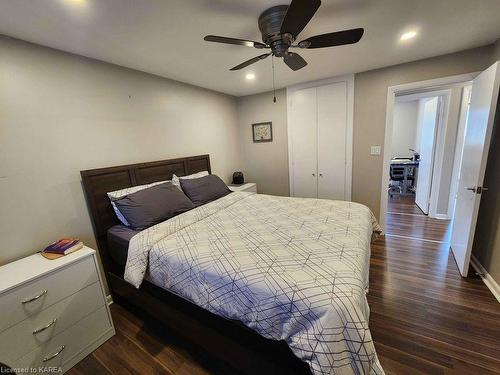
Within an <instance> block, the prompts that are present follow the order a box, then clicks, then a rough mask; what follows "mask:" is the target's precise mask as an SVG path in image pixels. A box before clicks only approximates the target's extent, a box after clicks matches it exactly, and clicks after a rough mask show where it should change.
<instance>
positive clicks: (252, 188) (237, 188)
mask: <svg viewBox="0 0 500 375" xmlns="http://www.w3.org/2000/svg"><path fill="white" fill-rule="evenodd" d="M228 188H229V190H231V191H250V192H253V193H256V192H257V184H256V183H255V182H247V183H246V184H243V185H228Z"/></svg>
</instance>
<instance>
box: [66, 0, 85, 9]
mask: <svg viewBox="0 0 500 375" xmlns="http://www.w3.org/2000/svg"><path fill="white" fill-rule="evenodd" d="M64 2H65V3H66V4H68V5H73V6H79V7H83V6H85V5H87V0H64Z"/></svg>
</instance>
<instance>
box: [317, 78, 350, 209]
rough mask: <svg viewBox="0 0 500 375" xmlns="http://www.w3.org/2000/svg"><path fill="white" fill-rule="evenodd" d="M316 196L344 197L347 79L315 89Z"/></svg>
mask: <svg viewBox="0 0 500 375" xmlns="http://www.w3.org/2000/svg"><path fill="white" fill-rule="evenodd" d="M317 102H318V103H317V107H318V198H326V199H338V200H345V199H346V135H347V134H346V132H347V82H337V83H333V84H331V85H325V86H320V87H318V88H317Z"/></svg>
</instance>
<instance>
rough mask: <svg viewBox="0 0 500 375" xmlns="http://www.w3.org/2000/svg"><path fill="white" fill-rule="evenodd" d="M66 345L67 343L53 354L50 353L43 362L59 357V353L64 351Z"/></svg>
mask: <svg viewBox="0 0 500 375" xmlns="http://www.w3.org/2000/svg"><path fill="white" fill-rule="evenodd" d="M65 347H66V346H65V345H61V346H60V347H59V349H57V352H55V353H53V354H51V355H48V356H47V357H45V358H44V359H42V362H47V361H50V360H51V359H53V358H55V357H57V356H58V355H59V354H61V353H62V351H63V350H64V348H65Z"/></svg>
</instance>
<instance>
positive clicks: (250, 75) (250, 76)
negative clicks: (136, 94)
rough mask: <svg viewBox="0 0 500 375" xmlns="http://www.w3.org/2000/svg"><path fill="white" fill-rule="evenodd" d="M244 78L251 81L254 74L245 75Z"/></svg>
mask: <svg viewBox="0 0 500 375" xmlns="http://www.w3.org/2000/svg"><path fill="white" fill-rule="evenodd" d="M245 78H246V79H247V80H248V81H252V80H254V79H255V74H253V73H247V75H246V76H245Z"/></svg>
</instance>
